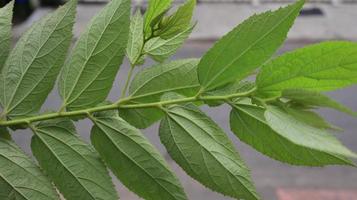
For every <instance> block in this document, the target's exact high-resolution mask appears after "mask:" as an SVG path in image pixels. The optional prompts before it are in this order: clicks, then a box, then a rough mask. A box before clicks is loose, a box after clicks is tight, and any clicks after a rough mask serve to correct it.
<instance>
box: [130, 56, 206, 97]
mask: <svg viewBox="0 0 357 200" xmlns="http://www.w3.org/2000/svg"><path fill="white" fill-rule="evenodd" d="M198 62H199V60H198V59H183V60H177V61H172V62H168V63H164V64H158V65H155V66H152V67H150V68H147V69H144V70H142V71H141V72H139V73H138V74H137V75H136V76H135V77H134V79H133V81H132V83H131V85H130V88H129V98H130V99H131V100H132V101H134V102H140V103H143V102H145V103H149V102H156V101H158V100H160V98H161V96H162V95H163V94H164V93H167V92H175V93H179V94H182V95H186V96H192V95H195V94H196V93H197V92H198V89H199V84H198V80H197V72H196V71H197V64H198Z"/></svg>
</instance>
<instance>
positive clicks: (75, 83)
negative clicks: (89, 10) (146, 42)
mask: <svg viewBox="0 0 357 200" xmlns="http://www.w3.org/2000/svg"><path fill="white" fill-rule="evenodd" d="M129 14H130V1H129V0H116V1H111V2H110V3H109V4H108V5H107V6H106V7H105V8H104V9H103V10H102V11H101V12H100V13H99V14H97V15H96V16H95V17H94V18H93V20H92V21H91V22H90V24H89V25H88V28H87V29H86V30H85V32H84V33H83V34H82V35H81V37H80V38H79V39H78V41H77V43H76V45H75V47H74V48H73V51H72V53H71V55H70V56H69V58H68V61H67V63H66V65H65V66H64V69H63V71H62V74H61V80H60V85H59V89H60V93H61V96H62V98H63V101H64V102H63V106H62V107H63V108H64V107H65V108H66V109H67V110H80V109H83V108H87V107H90V106H95V105H97V104H99V103H102V102H103V101H104V100H105V99H106V97H107V95H108V93H109V91H110V89H111V87H112V85H113V82H114V79H115V76H116V74H117V71H118V70H119V66H120V64H121V62H122V60H123V58H124V55H125V49H126V45H127V42H128V33H129Z"/></svg>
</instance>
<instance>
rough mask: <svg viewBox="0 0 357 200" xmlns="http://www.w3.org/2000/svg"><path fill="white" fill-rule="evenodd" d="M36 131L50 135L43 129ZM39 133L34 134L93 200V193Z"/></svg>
mask: <svg viewBox="0 0 357 200" xmlns="http://www.w3.org/2000/svg"><path fill="white" fill-rule="evenodd" d="M38 132H42V133H43V134H46V135H49V136H51V135H50V134H48V133H47V132H46V131H43V130H38ZM40 135H41V134H36V136H37V137H38V138H39V139H40V140H41V141H42V143H43V144H44V145H45V146H46V147H47V149H48V150H49V151H50V152H52V155H54V157H55V158H56V159H57V161H58V162H59V163H61V165H62V166H63V168H64V169H66V171H67V172H69V173H70V174H71V175H72V177H73V178H74V179H75V180H76V181H77V182H78V183H79V184H80V185H81V186H82V188H83V189H85V191H86V192H87V194H89V196H91V197H92V198H93V200H95V199H96V198H95V197H94V196H93V194H92V193H91V192H90V191H89V190H88V189H87V188H86V186H84V185H83V184H82V182H81V181H79V180H78V179H77V176H76V175H75V174H74V173H73V172H72V170H71V169H69V168H68V167H67V166H66V165H65V164H64V163H63V162H62V160H61V159H60V158H59V157H58V156H57V153H56V152H54V151H53V150H52V148H51V147H50V145H49V144H48V143H47V142H46V140H44V139H43V138H42V136H40ZM52 138H53V137H52ZM54 139H55V138H54ZM75 152H76V151H75Z"/></svg>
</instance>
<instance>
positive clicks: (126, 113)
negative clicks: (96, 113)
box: [119, 108, 165, 129]
mask: <svg viewBox="0 0 357 200" xmlns="http://www.w3.org/2000/svg"><path fill="white" fill-rule="evenodd" d="M119 115H120V117H121V118H123V119H125V121H127V122H129V124H131V125H133V126H135V127H136V128H139V129H145V128H148V127H150V126H151V125H153V124H154V123H156V122H157V121H159V120H160V119H162V118H163V117H164V115H165V114H164V113H163V112H162V111H161V110H160V109H158V108H140V109H119Z"/></svg>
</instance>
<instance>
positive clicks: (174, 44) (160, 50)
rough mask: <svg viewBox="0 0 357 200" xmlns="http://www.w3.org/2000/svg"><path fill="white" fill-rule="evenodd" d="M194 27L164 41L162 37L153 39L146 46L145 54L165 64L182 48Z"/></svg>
mask: <svg viewBox="0 0 357 200" xmlns="http://www.w3.org/2000/svg"><path fill="white" fill-rule="evenodd" d="M193 27H194V26H191V25H190V26H189V27H188V28H186V29H185V30H183V31H182V32H180V33H178V34H177V35H174V36H173V37H171V38H169V39H162V38H161V37H154V38H152V39H151V40H149V41H148V42H147V43H146V44H145V46H144V53H146V54H147V55H149V56H150V57H152V58H153V59H154V60H155V61H157V62H164V61H165V60H166V59H168V58H169V57H170V56H172V55H173V54H174V53H175V52H176V51H177V50H178V48H180V47H181V45H182V44H183V42H184V41H185V40H186V39H187V38H188V36H189V35H190V34H191V32H192V29H193Z"/></svg>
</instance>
